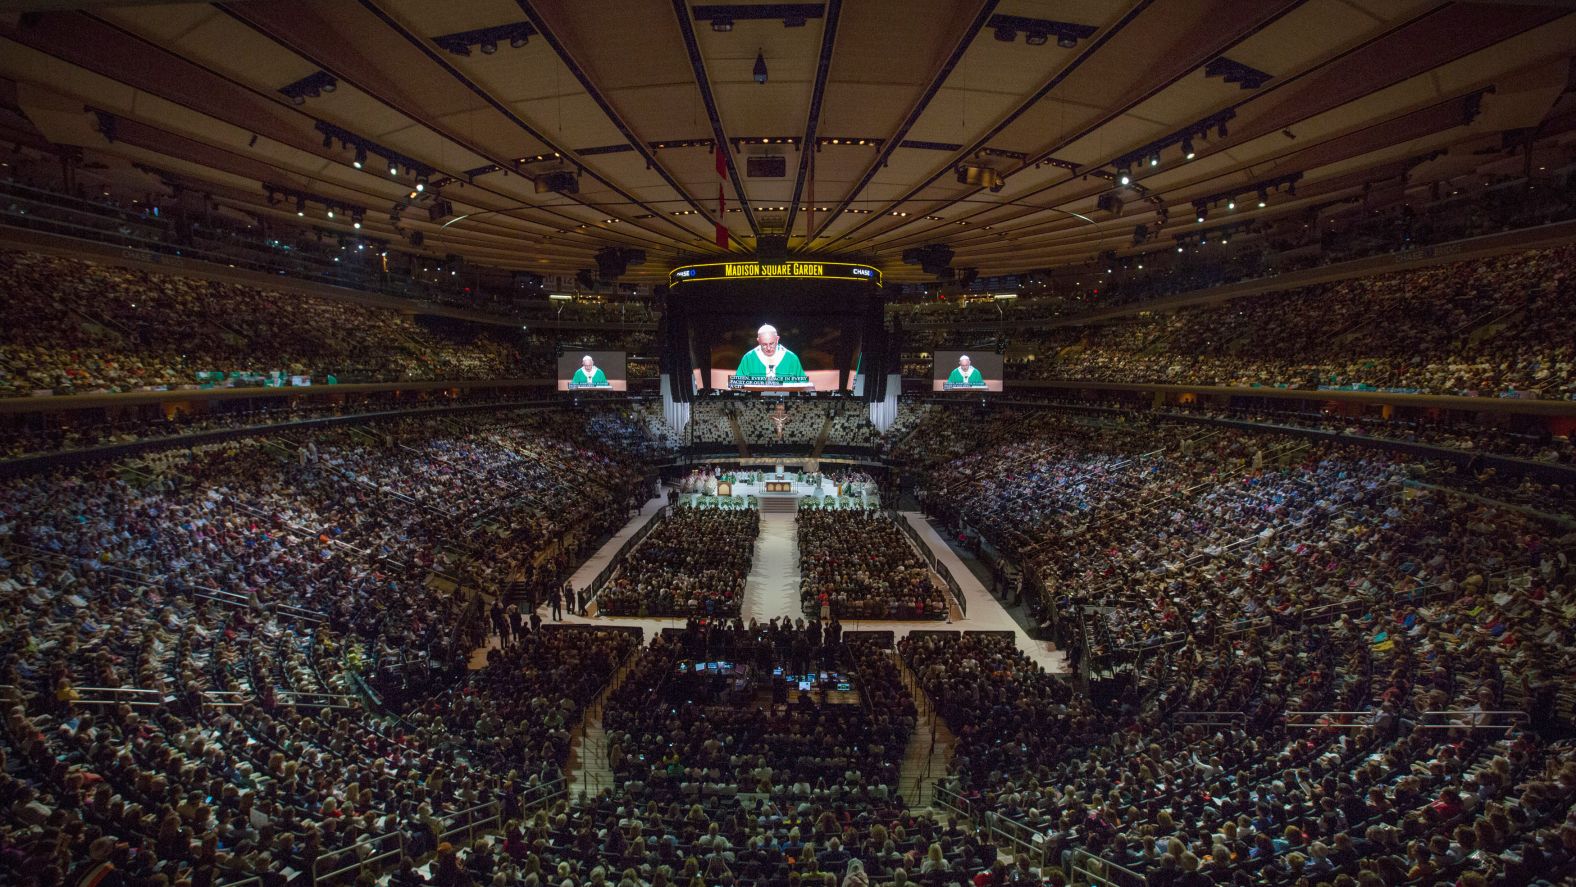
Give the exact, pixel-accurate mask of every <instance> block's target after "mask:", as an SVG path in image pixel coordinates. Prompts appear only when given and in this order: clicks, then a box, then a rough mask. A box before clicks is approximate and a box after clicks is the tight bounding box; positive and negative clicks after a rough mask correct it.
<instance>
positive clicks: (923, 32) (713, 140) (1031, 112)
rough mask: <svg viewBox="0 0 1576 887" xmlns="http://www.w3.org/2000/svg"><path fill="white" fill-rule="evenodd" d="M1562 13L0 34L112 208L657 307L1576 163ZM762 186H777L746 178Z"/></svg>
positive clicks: (1539, 8)
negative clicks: (770, 267)
mask: <svg viewBox="0 0 1576 887" xmlns="http://www.w3.org/2000/svg"><path fill="white" fill-rule="evenodd" d="M1573 6H1576V4H1572V3H1566V2H1551V0H1544V2H1445V3H1441V2H1430V0H1057V2H1050V0H858V2H854V0H849V2H842V0H826V2H817V3H808V4H758V3H754V4H752V3H741V4H714V3H691V2H687V0H617V2H586V0H578V2H570V0H554V2H548V0H464V2H460V0H454V2H442V3H434V2H430V0H312V2H307V0H252V2H245V0H243V2H232V3H213V4H208V3H182V4H149V3H141V2H123V3H113V2H110V3H94V2H91V0H86V2H73V0H24V2H21V3H14V2H7V3H4V4H0V9H3V10H7V11H5V12H3V13H0V139H3V140H6V141H9V142H14V143H17V144H19V145H21V146H23V148H25V149H26V150H29V151H45V152H59V151H60V150H61V149H62V148H64V149H66V152H67V153H70V154H72V155H73V156H75V157H78V158H80V159H81V161H82V162H81V164H80V166H81V169H80V170H79V172H78V174H79V175H80V176H82V177H83V178H84V179H86V180H88V182H89V185H88V186H89V187H95V186H97V185H99V184H101V183H100V182H99V181H98V180H97V179H102V180H103V181H102V184H103V185H106V186H110V187H113V188H119V189H123V190H124V192H125V193H127V194H136V193H139V192H143V193H164V194H168V193H170V192H171V191H172V190H175V189H181V190H185V191H187V192H188V193H191V192H196V193H199V194H202V195H205V196H206V198H207V199H208V200H209V201H210V202H211V203H212V204H215V205H218V206H221V207H224V208H227V209H228V210H232V211H238V212H242V213H245V214H247V215H249V216H252V217H263V218H268V217H277V218H279V219H281V220H293V219H294V218H295V217H296V210H297V206H296V203H295V201H296V200H297V199H298V198H304V199H305V200H306V203H305V206H304V211H305V212H306V214H307V215H308V216H310V217H312V218H313V221H314V222H315V223H316V224H318V225H320V226H324V227H327V228H328V229H330V230H343V231H344V233H346V234H354V233H355V232H354V231H353V230H352V228H351V218H350V216H351V214H352V212H353V211H355V210H358V209H359V210H362V211H364V218H363V225H364V227H363V229H362V231H361V232H360V233H361V234H363V235H367V236H372V237H380V238H386V239H389V240H391V241H395V240H400V239H403V240H405V241H406V242H408V241H409V239H410V236H411V235H412V234H415V233H420V234H421V235H422V238H423V241H424V242H423V244H422V247H421V251H422V252H425V253H428V254H433V255H444V254H449V253H455V254H461V255H464V256H466V257H468V258H469V259H471V260H473V261H476V262H480V263H485V264H490V265H497V266H503V267H510V268H518V269H526V270H532V271H538V272H544V273H566V272H567V273H573V272H574V271H576V270H578V269H582V268H588V267H593V266H594V265H595V261H594V257H595V254H596V253H597V252H598V251H599V250H601V249H604V248H606V247H609V246H613V247H624V248H630V249H637V250H644V251H645V253H646V256H647V258H646V261H645V262H644V263H643V264H640V265H636V266H632V267H631V268H630V269H629V272H628V275H627V276H626V278H625V279H626V280H658V279H661V278H662V276H663V273H664V271H665V270H666V269H667V268H668V267H670V266H672V265H673V264H676V263H677V262H679V261H680V260H681V259H683V258H690V257H701V258H716V257H719V256H735V255H737V256H741V257H742V256H745V255H750V254H753V253H754V252H755V250H756V246H757V238H758V237H760V236H762V235H763V234H765V235H770V234H772V233H775V232H787V233H788V249H789V250H790V252H791V253H792V254H795V255H802V256H822V257H829V256H834V255H843V256H850V257H860V258H863V259H865V260H869V261H874V262H877V263H879V264H880V265H882V266H883V267H884V268H885V269H886V271H887V275H888V279H889V280H898V281H901V280H925V279H929V275H927V274H926V273H925V272H923V271H921V269H920V268H919V267H917V266H914V265H905V264H904V263H903V262H902V254H903V253H904V251H905V250H908V249H912V248H914V247H919V246H924V245H929V244H946V245H947V246H949V247H950V248H951V249H952V250H953V251H954V252H955V257H954V258H953V260H952V264H953V265H954V266H957V267H968V268H975V269H978V270H979V272H980V273H982V274H984V275H993V274H1003V273H1013V272H1020V271H1026V270H1032V269H1039V268H1047V267H1057V266H1060V265H1066V264H1071V263H1078V262H1085V261H1088V260H1089V259H1090V258H1091V257H1093V256H1095V255H1098V254H1100V253H1102V252H1104V251H1106V250H1117V251H1120V252H1131V251H1132V248H1133V242H1134V239H1135V234H1136V233H1138V232H1136V231H1135V229H1136V228H1138V227H1139V226H1143V227H1144V228H1145V229H1146V233H1147V234H1148V235H1150V236H1151V238H1152V239H1151V241H1150V245H1151V247H1153V246H1154V245H1155V244H1161V243H1165V244H1169V243H1170V241H1171V238H1172V237H1173V236H1175V235H1182V234H1187V233H1189V232H1195V233H1196V232H1197V231H1198V230H1200V229H1203V228H1208V227H1211V226H1218V225H1219V224H1220V223H1221V221H1222V219H1225V218H1227V217H1228V214H1229V217H1230V218H1240V219H1242V220H1251V219H1272V218H1278V217H1282V216H1286V215H1288V214H1301V215H1304V216H1305V215H1306V214H1307V213H1308V211H1309V209H1310V208H1316V207H1319V206H1323V205H1327V204H1330V203H1331V202H1332V201H1339V200H1346V199H1359V198H1365V199H1367V200H1368V201H1370V202H1372V203H1373V204H1374V205H1375V206H1377V205H1379V204H1380V203H1382V202H1384V201H1389V202H1393V201H1394V200H1395V199H1398V198H1399V197H1400V196H1401V195H1403V194H1413V195H1415V194H1419V193H1423V191H1420V190H1419V189H1435V188H1436V183H1439V184H1442V185H1443V186H1444V187H1449V188H1455V187H1459V186H1460V185H1461V184H1462V183H1463V182H1474V181H1479V180H1483V179H1485V177H1489V178H1492V177H1493V176H1497V175H1517V174H1520V173H1522V172H1524V171H1534V170H1536V169H1537V167H1540V166H1542V167H1546V168H1548V169H1554V168H1556V167H1558V166H1563V165H1566V164H1568V163H1569V162H1570V160H1571V156H1572V155H1571V153H1570V151H1569V150H1568V146H1569V142H1570V141H1576V140H1572V139H1570V138H1569V131H1570V130H1571V129H1572V125H1571V124H1572V122H1573V120H1576V117H1573V115H1572V109H1573V100H1572V96H1571V87H1572V72H1571V65H1570V59H1571V55H1572V53H1573V50H1576V14H1573V11H1576V10H1573ZM19 9H21V10H31V11H18V10H19ZM758 56H759V59H760V61H761V62H763V63H764V66H765V78H764V79H765V82H764V83H759V82H757V77H756V70H757V57H758ZM718 144H721V145H722V146H724V148H725V150H724V151H723V152H721V154H722V158H723V160H724V161H725V162H724V164H723V166H724V168H723V175H722V176H719V170H718V155H717V153H716V152H715V151H714V146H715V145H718ZM357 146H361V147H362V148H364V149H365V150H366V151H367V152H368V156H367V158H366V161H367V162H365V163H363V165H362V167H361V168H359V169H358V168H356V167H355V166H354V165H353V160H354V159H355V158H356V154H357V151H356V148H357ZM1185 148H1188V149H1191V152H1192V154H1193V157H1192V159H1186V157H1185V156H1184V149H1185ZM771 156H778V157H781V158H783V175H782V177H781V178H768V177H753V176H750V175H748V172H749V171H750V170H749V166H750V160H751V159H752V158H765V157H771ZM391 158H392V159H394V160H395V163H396V167H395V172H394V174H393V175H391V174H390V166H389V163H388V162H387V161H388V160H389V159H391ZM1152 161H1153V162H1152ZM971 166H972V167H974V168H975V172H974V173H973V175H974V176H975V177H976V179H977V178H978V177H979V176H984V177H985V178H986V180H987V181H988V180H989V179H990V178H992V177H999V178H1000V179H1001V180H1002V181H1001V183H1000V185H999V188H998V189H996V190H993V189H992V188H990V187H985V186H983V185H982V184H967V183H963V182H960V169H962V170H963V171H964V172H967V171H968V167H971ZM1123 169H1126V170H1129V171H1130V175H1131V177H1132V182H1131V183H1130V184H1129V185H1128V186H1126V187H1124V186H1122V184H1121V183H1120V180H1119V179H1118V178H1117V176H1118V175H1119V174H1120V171H1121V170H1123ZM551 173H560V174H567V178H568V179H569V180H572V181H574V182H575V183H576V185H577V188H578V191H577V193H573V194H566V193H557V192H553V191H539V190H538V182H540V183H542V184H545V183H546V182H547V181H548V179H549V174H551ZM418 175H423V176H425V178H426V182H425V185H426V187H425V188H424V189H423V191H422V192H421V193H419V194H417V195H416V197H415V198H414V199H412V198H411V196H410V195H411V194H412V193H413V189H414V187H415V185H416V179H417V176H418ZM95 176H96V177H97V179H94V177H95ZM556 178H557V179H558V180H559V181H560V183H561V182H562V181H563V180H564V179H565V178H566V176H564V175H559V176H557V177H556ZM1261 188H1262V189H1263V191H1264V195H1265V199H1264V200H1263V203H1264V204H1265V205H1264V206H1263V207H1260V206H1259V205H1258V204H1259V202H1260V201H1259V198H1258V194H1259V191H1260V189H1261ZM270 189H272V190H271V191H270ZM719 190H720V192H721V193H720V195H719ZM270 193H272V199H271V198H270ZM1433 193H1437V190H1435V191H1433ZM719 197H720V199H719ZM440 200H446V201H448V203H449V205H450V206H451V207H452V211H451V212H449V213H447V214H443V215H441V216H440V215H432V214H430V212H429V210H430V208H431V207H432V206H433V205H434V204H435V203H437V202H438V201H440ZM1199 201H1204V204H1203V205H1204V206H1205V208H1206V212H1207V215H1208V218H1206V220H1205V221H1204V222H1203V223H1202V224H1201V223H1200V222H1198V221H1197V216H1196V206H1198V205H1199V203H1198V202H1199ZM1228 203H1231V204H1232V205H1233V206H1234V208H1228ZM328 204H333V205H334V206H336V207H337V209H338V212H337V213H336V216H335V218H334V219H332V220H330V219H327V218H326V216H325V211H326V206H327V205H328ZM396 205H404V208H403V209H402V211H401V212H400V219H399V222H398V223H397V225H396V224H395V223H393V222H391V209H393V208H394V207H395V206H396ZM719 208H720V209H721V211H719ZM430 216H431V218H429V217H430ZM455 219H458V221H455ZM445 223H447V224H445ZM717 225H721V226H724V227H725V228H726V230H727V232H728V235H729V237H728V238H727V240H728V246H727V247H725V248H724V247H720V246H718V245H717V240H718V237H717V233H716V226H717Z"/></svg>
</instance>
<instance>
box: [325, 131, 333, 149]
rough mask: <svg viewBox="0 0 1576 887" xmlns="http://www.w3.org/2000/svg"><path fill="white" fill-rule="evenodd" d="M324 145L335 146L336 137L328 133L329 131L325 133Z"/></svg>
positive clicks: (327, 146)
mask: <svg viewBox="0 0 1576 887" xmlns="http://www.w3.org/2000/svg"><path fill="white" fill-rule="evenodd" d="M323 147H325V148H332V147H334V137H333V136H331V135H329V134H327V133H324V134H323Z"/></svg>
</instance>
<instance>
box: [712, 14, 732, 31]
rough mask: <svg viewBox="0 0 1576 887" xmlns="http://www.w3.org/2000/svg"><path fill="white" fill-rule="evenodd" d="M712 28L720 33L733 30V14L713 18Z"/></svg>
mask: <svg viewBox="0 0 1576 887" xmlns="http://www.w3.org/2000/svg"><path fill="white" fill-rule="evenodd" d="M711 29H712V30H713V31H716V32H718V33H719V34H726V33H727V32H729V31H731V30H733V18H732V16H726V15H719V16H717V17H716V18H714V19H712V20H711Z"/></svg>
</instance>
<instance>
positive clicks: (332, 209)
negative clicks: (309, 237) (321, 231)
mask: <svg viewBox="0 0 1576 887" xmlns="http://www.w3.org/2000/svg"><path fill="white" fill-rule="evenodd" d="M328 217H329V218H331V219H332V218H333V217H334V208H333V207H332V206H331V207H329V208H328Z"/></svg>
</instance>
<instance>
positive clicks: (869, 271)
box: [848, 268, 875, 277]
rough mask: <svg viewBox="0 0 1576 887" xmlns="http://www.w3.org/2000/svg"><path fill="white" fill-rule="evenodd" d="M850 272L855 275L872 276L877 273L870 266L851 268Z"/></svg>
mask: <svg viewBox="0 0 1576 887" xmlns="http://www.w3.org/2000/svg"><path fill="white" fill-rule="evenodd" d="M848 273H850V274H852V275H854V276H855V277H872V276H874V275H875V272H874V271H873V270H872V269H870V268H850V269H848Z"/></svg>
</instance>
